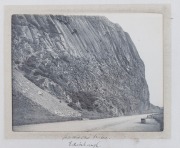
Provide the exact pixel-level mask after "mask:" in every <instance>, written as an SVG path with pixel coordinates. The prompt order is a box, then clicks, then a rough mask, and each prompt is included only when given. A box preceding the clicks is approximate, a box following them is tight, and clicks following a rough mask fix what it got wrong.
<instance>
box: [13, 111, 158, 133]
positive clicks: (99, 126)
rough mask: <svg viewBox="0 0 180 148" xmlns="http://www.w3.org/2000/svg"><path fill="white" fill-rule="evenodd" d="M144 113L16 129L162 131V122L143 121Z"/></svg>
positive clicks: (24, 126) (17, 128)
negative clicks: (143, 122) (144, 122)
mask: <svg viewBox="0 0 180 148" xmlns="http://www.w3.org/2000/svg"><path fill="white" fill-rule="evenodd" d="M146 117H147V114H144V115H133V116H122V117H116V118H107V119H98V120H81V121H68V122H56V123H42V124H31V125H21V126H14V127H13V130H14V131H86V132H87V131H121V132H153V131H156V132H157V131H160V124H159V123H157V122H156V121H155V120H154V119H147V120H146V121H147V123H146V124H142V123H141V118H146Z"/></svg>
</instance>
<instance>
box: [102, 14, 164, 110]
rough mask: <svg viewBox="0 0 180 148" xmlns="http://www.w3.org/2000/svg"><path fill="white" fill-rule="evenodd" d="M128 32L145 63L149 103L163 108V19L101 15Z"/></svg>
mask: <svg viewBox="0 0 180 148" xmlns="http://www.w3.org/2000/svg"><path fill="white" fill-rule="evenodd" d="M103 15H105V16H106V17H107V18H108V19H109V20H111V21H112V22H114V23H118V24H119V25H120V26H121V27H122V28H123V30H124V31H126V32H128V33H129V35H130V37H131V39H132V41H133V42H134V44H135V46H136V48H137V50H138V52H139V55H140V57H141V59H142V60H143V62H144V63H145V75H146V80H147V83H148V86H149V92H150V102H151V103H152V104H154V105H157V106H160V107H162V106H163V28H162V25H163V22H162V21H163V18H162V15H161V14H152V13H149V14H148V13H136V14H135V13H129V14H128V13H121V14H103Z"/></svg>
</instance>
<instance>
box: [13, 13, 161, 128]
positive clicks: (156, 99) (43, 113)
mask: <svg viewBox="0 0 180 148" xmlns="http://www.w3.org/2000/svg"><path fill="white" fill-rule="evenodd" d="M162 23H163V20H162V15H161V14H145V13H140V14H128V13H125V14H116V13H114V14H103V13H102V14H95V15H89V14H88V15H79V14H77V15H54V14H53V15H52V14H46V15H38V14H13V15H12V17H11V52H12V126H13V131H84V132H91V131H123V132H160V131H163V123H164V122H163V117H164V115H163V110H164V108H163V66H162V65H163V49H162V48H163V47H162V45H163V42H162V39H163V28H162Z"/></svg>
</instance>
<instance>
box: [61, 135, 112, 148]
mask: <svg viewBox="0 0 180 148" xmlns="http://www.w3.org/2000/svg"><path fill="white" fill-rule="evenodd" d="M108 139H110V138H109V137H107V136H103V135H98V134H95V135H92V134H89V135H85V136H74V135H73V136H72V135H65V136H64V137H63V138H62V140H63V141H66V142H67V146H69V147H72V148H73V147H88V148H100V147H101V145H102V143H103V141H104V140H108Z"/></svg>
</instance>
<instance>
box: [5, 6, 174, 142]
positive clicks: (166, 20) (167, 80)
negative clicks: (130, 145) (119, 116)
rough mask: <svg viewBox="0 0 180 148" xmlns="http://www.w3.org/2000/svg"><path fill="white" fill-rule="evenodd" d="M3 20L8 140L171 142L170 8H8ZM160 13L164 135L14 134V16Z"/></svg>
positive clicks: (130, 133)
mask: <svg viewBox="0 0 180 148" xmlns="http://www.w3.org/2000/svg"><path fill="white" fill-rule="evenodd" d="M4 9H5V16H4V63H5V65H4V76H5V79H4V89H5V91H4V93H5V94H4V95H5V106H4V108H5V116H4V121H5V127H4V129H5V130H4V133H5V137H6V138H12V139H29V138H30V139H36V138H58V139H60V138H63V137H64V136H65V135H67V134H70V135H71V136H86V135H89V134H91V133H92V134H97V135H98V134H100V135H101V136H108V137H109V138H111V139H119V138H121V139H124V138H126V139H130V138H136V139H137V138H138V139H139V138H140V139H147V138H151V139H156V138H170V133H171V128H170V127H171V27H170V20H171V6H170V5H169V4H158V5H150V4H148V5H139V4H138V5H56V6H55V5H54V6H47V5H44V6H43V5H31V6H30V5H28V6H27V5H26V6H23V5H21V6H5V7H4ZM91 12H92V13H95V12H96V13H157V14H162V15H163V26H162V27H163V100H164V130H163V131H162V132H60V131H57V132H46V131H44V132H14V131H13V130H12V63H11V56H12V55H11V16H12V15H13V14H63V13H66V14H67V13H69V14H73V13H91Z"/></svg>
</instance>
